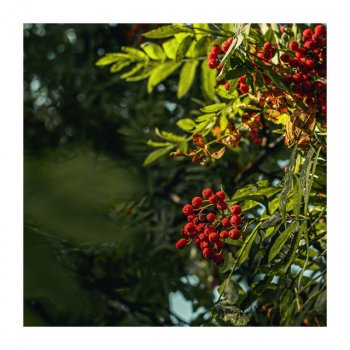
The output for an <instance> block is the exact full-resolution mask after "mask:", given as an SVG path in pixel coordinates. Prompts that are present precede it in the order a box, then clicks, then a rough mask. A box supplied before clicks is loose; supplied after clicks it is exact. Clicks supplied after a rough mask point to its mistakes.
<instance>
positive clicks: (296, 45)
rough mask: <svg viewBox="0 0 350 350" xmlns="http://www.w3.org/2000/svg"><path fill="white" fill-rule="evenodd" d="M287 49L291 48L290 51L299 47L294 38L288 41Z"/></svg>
mask: <svg viewBox="0 0 350 350" xmlns="http://www.w3.org/2000/svg"><path fill="white" fill-rule="evenodd" d="M289 49H290V50H292V51H296V50H298V49H299V44H298V42H297V41H295V40H292V41H291V42H290V43H289Z"/></svg>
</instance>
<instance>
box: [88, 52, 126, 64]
mask: <svg viewBox="0 0 350 350" xmlns="http://www.w3.org/2000/svg"><path fill="white" fill-rule="evenodd" d="M130 60H131V57H130V55H128V54H126V53H121V52H116V53H106V54H105V55H104V56H103V57H101V58H100V59H98V60H97V61H96V63H95V64H96V66H107V65H109V64H111V63H115V62H118V61H130Z"/></svg>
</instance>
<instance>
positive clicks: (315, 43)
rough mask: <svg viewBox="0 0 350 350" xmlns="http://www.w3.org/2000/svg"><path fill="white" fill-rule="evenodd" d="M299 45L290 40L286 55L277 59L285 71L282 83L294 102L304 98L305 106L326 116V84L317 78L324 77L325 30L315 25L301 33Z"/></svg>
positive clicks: (325, 63) (325, 61)
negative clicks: (292, 93) (287, 88)
mask: <svg viewBox="0 0 350 350" xmlns="http://www.w3.org/2000/svg"><path fill="white" fill-rule="evenodd" d="M301 41H302V45H301V46H299V44H298V42H297V41H295V40H291V41H290V42H289V49H290V52H289V53H283V54H282V55H281V56H280V59H281V61H282V62H283V63H284V64H285V68H287V70H286V73H287V74H285V76H284V78H283V80H284V82H285V83H286V84H287V85H289V86H290V87H291V89H292V91H293V92H294V93H295V96H296V97H297V98H298V99H302V98H306V104H310V105H311V104H317V105H319V111H320V112H321V113H322V115H323V117H324V118H325V117H326V109H327V108H326V100H327V98H326V89H327V87H326V82H325V81H322V80H320V79H322V78H325V77H326V75H327V71H326V67H327V57H326V56H327V51H326V50H327V49H326V28H325V26H324V25H322V24H319V25H317V26H315V28H314V30H312V29H311V28H307V29H305V30H304V31H303V35H302V40H301Z"/></svg>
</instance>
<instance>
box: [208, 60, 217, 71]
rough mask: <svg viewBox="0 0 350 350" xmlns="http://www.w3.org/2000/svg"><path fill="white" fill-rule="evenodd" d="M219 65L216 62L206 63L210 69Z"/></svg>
mask: <svg viewBox="0 0 350 350" xmlns="http://www.w3.org/2000/svg"><path fill="white" fill-rule="evenodd" d="M218 65H219V62H218V61H217V60H209V61H208V67H209V68H210V69H214V68H216V67H217V66H218Z"/></svg>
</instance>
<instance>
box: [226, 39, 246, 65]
mask: <svg viewBox="0 0 350 350" xmlns="http://www.w3.org/2000/svg"><path fill="white" fill-rule="evenodd" d="M243 39H244V36H243V35H242V34H238V35H237V36H236V37H234V38H233V40H232V43H231V45H230V47H229V49H228V50H227V52H226V54H225V56H224V57H223V59H222V60H221V62H220V65H221V66H223V65H225V64H226V62H227V60H228V59H229V58H230V57H231V56H232V54H233V52H234V51H235V50H236V49H237V48H238V47H239V46H240V45H241V44H242V42H243Z"/></svg>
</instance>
